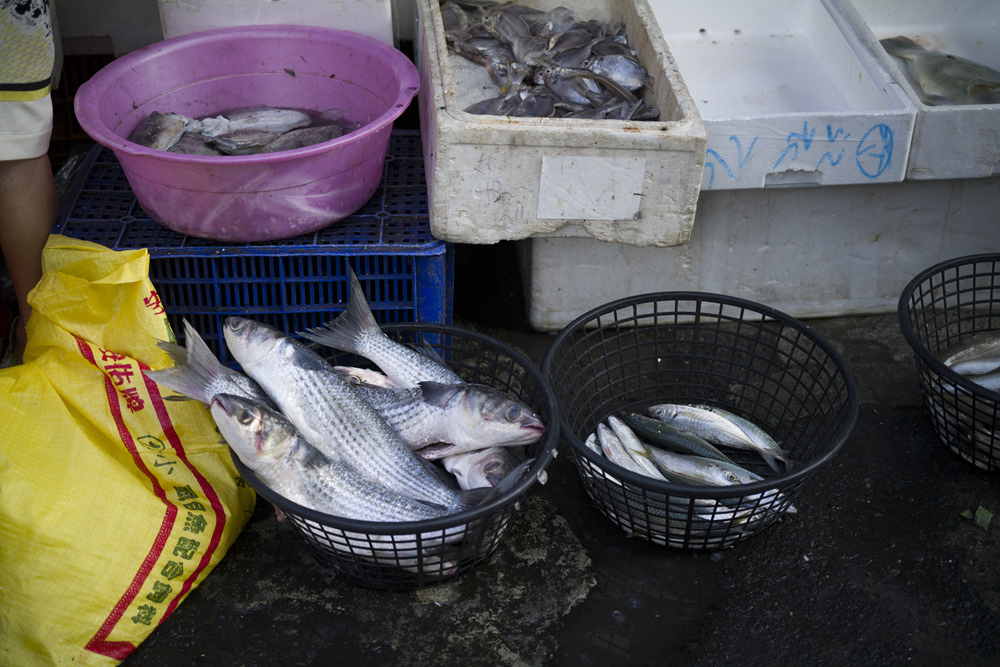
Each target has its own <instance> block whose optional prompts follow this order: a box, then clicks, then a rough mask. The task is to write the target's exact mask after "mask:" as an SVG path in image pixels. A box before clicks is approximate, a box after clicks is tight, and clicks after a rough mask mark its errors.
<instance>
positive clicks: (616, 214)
mask: <svg viewBox="0 0 1000 667" xmlns="http://www.w3.org/2000/svg"><path fill="white" fill-rule="evenodd" d="M645 174H646V158H643V157H581V156H573V155H567V156H548V155H546V156H543V157H542V177H541V182H540V184H539V188H538V217H539V218H554V219H558V220H633V219H635V218H637V217H638V215H639V204H640V202H641V200H642V183H643V179H644V177H645Z"/></svg>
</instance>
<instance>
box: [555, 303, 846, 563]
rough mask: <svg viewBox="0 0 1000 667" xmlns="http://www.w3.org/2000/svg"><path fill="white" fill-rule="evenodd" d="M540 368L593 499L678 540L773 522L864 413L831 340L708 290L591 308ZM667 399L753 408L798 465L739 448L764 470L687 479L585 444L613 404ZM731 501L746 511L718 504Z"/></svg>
mask: <svg viewBox="0 0 1000 667" xmlns="http://www.w3.org/2000/svg"><path fill="white" fill-rule="evenodd" d="M542 372H543V373H544V374H545V376H546V378H547V380H548V382H549V385H550V386H551V387H552V389H553V391H554V392H555V393H556V396H557V398H558V400H559V405H560V410H561V413H562V437H563V438H564V439H565V440H566V441H568V442H569V444H570V452H571V453H572V455H573V459H574V461H575V462H576V464H577V469H578V472H579V473H580V476H581V478H582V479H583V483H584V487H585V488H586V490H587V493H588V495H589V496H590V498H591V500H592V501H593V502H594V503H596V505H597V506H598V507H599V508H600V509H601V511H602V512H603V513H604V514H605V515H606V516H607V517H608V518H609V519H610V520H611V521H612V522H613V523H615V524H616V525H618V526H619V527H620V528H622V529H623V530H624V531H625V532H626V533H628V534H629V535H634V536H638V537H642V538H645V539H647V540H649V541H651V542H653V543H656V544H661V545H668V546H671V547H678V548H688V549H718V548H722V547H728V546H732V545H733V544H735V543H737V542H739V541H741V540H743V539H746V538H748V537H750V536H751V535H754V534H756V533H758V532H759V531H761V530H762V529H764V528H766V527H767V526H769V525H771V524H772V523H773V522H774V521H775V520H777V519H778V518H779V517H780V516H782V514H783V513H784V512H785V511H786V510H787V509H788V508H789V506H790V505H791V503H792V501H793V500H794V499H795V497H796V496H797V495H798V494H799V492H800V491H801V490H802V488H803V486H804V485H805V483H806V481H807V480H808V479H809V478H810V477H811V476H812V475H813V473H815V472H816V470H817V469H818V468H819V466H820V465H822V464H823V463H824V462H826V461H828V460H829V459H830V458H831V457H833V456H834V454H836V452H837V451H838V450H839V449H840V448H841V446H842V445H843V444H844V442H845V440H846V439H847V437H848V435H849V433H850V431H851V429H852V428H853V427H854V423H855V421H856V420H857V413H858V396H857V388H856V385H855V381H854V377H853V375H852V374H851V372H850V370H849V368H848V367H847V364H846V362H845V361H844V359H843V358H842V357H841V356H840V354H838V353H837V352H836V350H834V349H833V347H831V345H830V344H829V343H828V342H827V341H825V340H824V339H823V338H822V337H820V336H819V335H818V334H817V333H816V332H815V331H813V330H812V329H811V328H809V327H808V326H806V325H805V324H803V323H802V322H799V321H798V320H796V319H793V318H791V317H789V316H787V315H785V314H783V313H781V312H779V311H776V310H774V309H772V308H769V307H767V306H762V305H759V304H756V303H753V302H751V301H746V300H743V299H738V298H732V297H728V296H722V295H716V294H707V293H700V292H662V293H655V294H645V295H640V296H635V297H630V298H625V299H621V300H618V301H614V302H612V303H609V304H606V305H604V306H601V307H599V308H596V309H594V310H592V311H590V312H588V313H586V314H584V315H582V316H580V317H579V318H577V319H576V320H574V321H573V322H571V323H570V324H569V325H567V326H566V327H565V328H564V329H563V330H562V331H561V332H560V333H559V335H558V336H557V337H556V339H555V341H553V343H552V345H551V346H550V348H549V350H548V351H547V353H546V355H545V359H544V361H543V365H542ZM666 402H670V403H689V404H708V405H713V406H716V407H721V408H724V409H726V410H728V411H730V412H733V413H735V414H738V415H740V416H742V417H744V418H746V419H749V420H751V421H753V422H755V423H756V424H757V425H758V426H760V427H761V428H763V429H764V430H765V431H767V432H768V433H769V434H770V435H771V437H773V438H774V439H775V440H776V441H777V442H778V444H779V445H780V446H781V447H782V448H784V449H787V450H789V451H790V458H791V459H792V460H794V461H795V462H796V465H795V466H794V467H793V468H792V469H791V470H790V471H788V472H783V473H781V474H777V473H773V471H771V470H770V469H769V468H768V467H767V465H766V464H765V462H764V461H763V459H761V458H760V457H759V456H757V455H756V454H755V453H753V452H747V453H745V455H744V454H742V453H737V454H733V455H732V458H733V459H734V461H736V462H737V463H739V464H741V465H742V466H743V467H745V468H747V469H750V470H752V471H754V472H756V473H758V474H760V475H761V476H763V477H764V478H765V479H763V480H762V481H758V482H754V483H753V484H745V485H738V486H728V487H706V486H689V485H682V484H674V483H670V482H664V481H660V480H655V479H652V478H650V477H645V476H642V475H637V474H635V473H632V472H630V471H628V470H625V469H624V468H622V467H620V466H618V465H616V464H614V463H612V462H611V461H609V460H608V459H606V458H604V457H602V456H600V455H599V454H596V453H594V452H592V451H590V449H588V448H587V446H586V445H584V443H583V439H585V438H586V437H587V435H588V434H590V433H592V432H594V430H595V429H596V427H597V424H598V423H600V422H602V421H604V420H605V419H606V418H607V417H608V416H609V415H611V414H615V413H619V412H624V411H627V412H636V413H642V414H645V412H646V409H647V408H648V407H649V406H651V405H654V404H657V403H666ZM705 500H708V501H718V505H717V508H718V511H715V512H713V513H712V514H710V515H708V516H707V517H706V515H705V514H704V512H703V511H697V510H696V503H697V502H699V501H701V502H704V501H705ZM736 505H740V506H741V508H742V509H743V511H741V512H739V513H734V512H733V511H726V510H724V509H723V508H725V507H727V506H736ZM747 508H749V512H748V511H747Z"/></svg>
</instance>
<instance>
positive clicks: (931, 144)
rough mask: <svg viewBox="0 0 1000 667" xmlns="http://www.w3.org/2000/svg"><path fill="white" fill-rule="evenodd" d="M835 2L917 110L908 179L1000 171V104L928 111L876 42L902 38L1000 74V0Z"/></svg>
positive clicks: (897, 63) (900, 68)
mask: <svg viewBox="0 0 1000 667" xmlns="http://www.w3.org/2000/svg"><path fill="white" fill-rule="evenodd" d="M835 1H836V2H838V3H839V4H840V5H841V6H842V8H843V11H844V13H845V15H847V16H848V17H849V18H850V19H851V21H852V24H853V25H854V26H855V28H856V29H857V31H858V33H859V35H860V36H861V38H862V39H863V40H864V41H865V43H866V44H867V45H868V47H869V50H870V51H871V52H872V53H873V54H874V55H875V56H876V57H878V58H879V59H880V61H881V62H883V63H884V66H885V67H886V68H887V69H888V70H889V71H890V72H891V73H892V74H893V76H894V77H895V78H896V80H897V81H898V82H899V83H900V85H901V86H902V87H903V88H904V89H905V90H906V92H907V94H908V95H909V96H910V99H911V100H912V103H913V104H914V105H915V107H916V109H917V118H916V124H915V126H914V129H913V139H912V141H911V143H910V158H909V164H908V166H907V173H906V177H907V178H912V179H933V178H980V177H984V176H991V175H993V174H996V173H998V171H997V167H998V165H1000V105H997V104H974V105H960V106H927V105H925V104H924V103H922V102H921V101H920V98H919V97H918V96H917V94H916V93H915V92H914V90H913V87H912V86H911V85H910V82H909V79H908V78H907V76H906V75H905V74H904V72H903V68H904V65H903V64H902V62H901V61H900V60H899V59H897V58H894V57H892V56H890V55H889V54H888V53H886V51H885V49H883V48H882V46H881V45H880V44H879V43H878V40H880V39H885V38H886V37H896V36H898V35H904V36H906V37H910V38H911V39H914V40H915V41H916V42H917V43H918V44H920V45H921V46H923V47H925V48H929V49H933V50H935V51H942V52H944V53H949V54H951V55H954V56H959V57H962V58H967V59H969V60H972V61H974V62H977V63H980V64H982V65H986V66H988V67H992V68H993V69H997V70H1000V7H998V5H997V2H996V0H950V1H949V2H941V1H940V0H853V1H851V0H835Z"/></svg>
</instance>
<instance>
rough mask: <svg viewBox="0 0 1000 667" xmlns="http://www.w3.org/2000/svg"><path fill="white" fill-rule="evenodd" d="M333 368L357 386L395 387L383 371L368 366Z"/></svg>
mask: <svg viewBox="0 0 1000 667" xmlns="http://www.w3.org/2000/svg"><path fill="white" fill-rule="evenodd" d="M333 370H335V371H337V372H338V373H340V374H341V375H344V376H345V377H347V378H348V379H349V380H350V381H351V384H353V385H355V386H358V385H362V386H369V387H382V388H383V389H396V388H397V387H396V385H394V384H393V383H392V380H390V379H389V378H387V377H386V375H385V373H380V372H379V371H373V370H372V369H370V368H359V367H357V366H334V367H333Z"/></svg>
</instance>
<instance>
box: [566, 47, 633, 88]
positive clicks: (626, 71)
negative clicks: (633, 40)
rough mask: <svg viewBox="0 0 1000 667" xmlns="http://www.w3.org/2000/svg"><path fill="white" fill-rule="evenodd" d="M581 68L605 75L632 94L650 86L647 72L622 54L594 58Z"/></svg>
mask: <svg viewBox="0 0 1000 667" xmlns="http://www.w3.org/2000/svg"><path fill="white" fill-rule="evenodd" d="M580 67H582V68H583V69H589V70H590V71H591V72H596V73H598V74H603V75H604V76H606V77H608V78H609V79H611V80H613V81H614V82H615V83H617V84H619V85H620V86H621V87H622V88H625V89H626V90H629V91H631V92H635V91H637V90H639V89H640V88H642V87H643V86H646V85H649V75H648V74H647V73H646V70H645V69H644V68H643V67H642V65H640V64H639V62H638V61H637V60H635V58H632V57H631V56H626V55H620V54H619V55H603V56H602V55H599V56H594V57H591V58H588V59H586V60H584V61H583V63H582V64H581V65H580Z"/></svg>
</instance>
